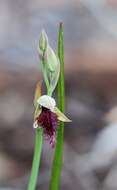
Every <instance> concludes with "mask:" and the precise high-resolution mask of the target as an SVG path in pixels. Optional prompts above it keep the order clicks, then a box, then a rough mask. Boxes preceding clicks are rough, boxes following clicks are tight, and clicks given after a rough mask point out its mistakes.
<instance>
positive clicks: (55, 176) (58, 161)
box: [49, 23, 64, 190]
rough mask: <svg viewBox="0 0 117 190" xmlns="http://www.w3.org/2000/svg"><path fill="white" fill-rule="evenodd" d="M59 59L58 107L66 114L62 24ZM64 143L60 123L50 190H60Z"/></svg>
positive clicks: (62, 125)
mask: <svg viewBox="0 0 117 190" xmlns="http://www.w3.org/2000/svg"><path fill="white" fill-rule="evenodd" d="M58 57H59V60H60V65H61V69H60V78H59V81H58V106H59V109H60V110H61V111H62V112H64V42H63V24H62V23H60V27H59V35H58ZM63 142H64V123H63V122H60V124H59V128H58V131H57V142H56V147H55V154H54V160H53V166H52V174H51V181H50V187H49V190H58V189H59V182H60V176H61V169H62V156H63Z"/></svg>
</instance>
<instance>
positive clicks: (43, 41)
mask: <svg viewBox="0 0 117 190" xmlns="http://www.w3.org/2000/svg"><path fill="white" fill-rule="evenodd" d="M47 45H48V37H47V34H46V32H45V31H44V30H42V32H41V35H40V38H39V54H40V55H43V53H44V52H45V51H46V48H47Z"/></svg>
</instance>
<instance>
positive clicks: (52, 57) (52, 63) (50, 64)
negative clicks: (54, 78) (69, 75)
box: [45, 45, 59, 72]
mask: <svg viewBox="0 0 117 190" xmlns="http://www.w3.org/2000/svg"><path fill="white" fill-rule="evenodd" d="M45 60H46V64H47V68H48V69H49V70H50V71H51V72H55V70H56V67H57V65H58V64H59V62H58V58H57V56H56V54H55V53H54V51H53V50H52V48H51V47H50V46H49V45H48V46H47V49H46V51H45Z"/></svg>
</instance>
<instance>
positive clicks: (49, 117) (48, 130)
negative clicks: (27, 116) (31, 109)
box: [36, 107, 58, 147]
mask: <svg viewBox="0 0 117 190" xmlns="http://www.w3.org/2000/svg"><path fill="white" fill-rule="evenodd" d="M36 121H37V123H38V125H39V126H41V127H42V128H43V131H44V134H45V136H46V138H47V139H48V140H49V141H50V144H51V145H52V147H54V145H55V142H56V129H57V122H58V119H57V115H56V114H55V113H53V112H52V111H51V110H49V109H47V108H45V107H42V112H41V114H40V115H39V116H38V117H37V118H36Z"/></svg>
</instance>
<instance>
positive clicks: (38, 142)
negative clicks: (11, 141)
mask: <svg viewBox="0 0 117 190" xmlns="http://www.w3.org/2000/svg"><path fill="white" fill-rule="evenodd" d="M42 142H43V135H42V130H41V129H39V128H37V129H36V130H35V149H34V157H33V163H32V171H31V176H30V180H29V185H28V190H35V189H36V182H37V177H38V170H39V165H40V157H41V151H42Z"/></svg>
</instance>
